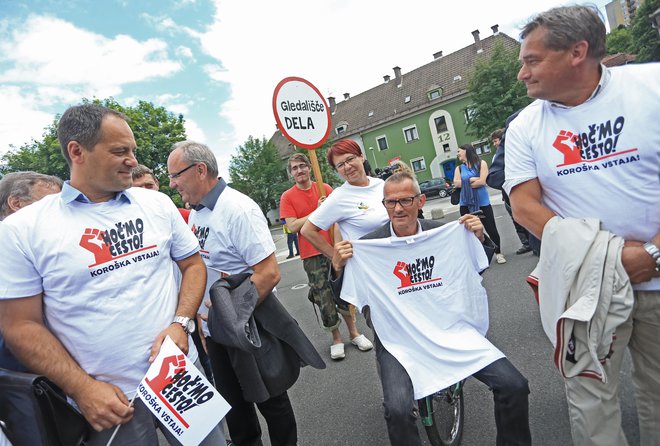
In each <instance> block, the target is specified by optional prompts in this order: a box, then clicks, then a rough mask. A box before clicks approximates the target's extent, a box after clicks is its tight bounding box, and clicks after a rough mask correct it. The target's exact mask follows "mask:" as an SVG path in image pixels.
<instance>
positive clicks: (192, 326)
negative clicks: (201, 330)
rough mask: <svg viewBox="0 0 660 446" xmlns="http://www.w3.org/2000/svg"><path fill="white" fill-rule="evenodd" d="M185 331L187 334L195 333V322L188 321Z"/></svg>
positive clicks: (192, 320)
mask: <svg viewBox="0 0 660 446" xmlns="http://www.w3.org/2000/svg"><path fill="white" fill-rule="evenodd" d="M186 331H187V332H188V333H192V332H193V331H195V320H194V319H188V322H187V323H186Z"/></svg>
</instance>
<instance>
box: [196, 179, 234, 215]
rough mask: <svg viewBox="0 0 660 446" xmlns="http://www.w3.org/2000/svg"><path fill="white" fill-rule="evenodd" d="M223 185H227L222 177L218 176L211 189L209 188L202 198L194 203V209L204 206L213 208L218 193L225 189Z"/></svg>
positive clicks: (218, 196) (200, 208) (197, 209)
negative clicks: (196, 203) (197, 202)
mask: <svg viewBox="0 0 660 446" xmlns="http://www.w3.org/2000/svg"><path fill="white" fill-rule="evenodd" d="M225 187H227V183H225V180H223V179H222V177H220V178H218V183H217V184H216V185H215V186H213V189H211V190H210V191H209V193H208V194H206V195H204V198H202V199H201V200H200V202H199V204H198V205H196V206H195V207H194V209H195V210H196V211H201V210H202V209H204V208H209V209H210V210H213V208H214V207H215V204H216V203H217V202H218V198H220V194H221V193H222V191H224V190H225Z"/></svg>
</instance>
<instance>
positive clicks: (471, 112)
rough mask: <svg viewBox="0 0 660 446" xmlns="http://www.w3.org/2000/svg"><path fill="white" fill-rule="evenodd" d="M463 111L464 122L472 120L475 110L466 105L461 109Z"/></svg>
mask: <svg viewBox="0 0 660 446" xmlns="http://www.w3.org/2000/svg"><path fill="white" fill-rule="evenodd" d="M463 113H464V115H465V122H466V123H467V122H470V121H472V118H474V114H475V110H474V109H473V108H471V107H468V108H466V109H465V110H464V111H463Z"/></svg>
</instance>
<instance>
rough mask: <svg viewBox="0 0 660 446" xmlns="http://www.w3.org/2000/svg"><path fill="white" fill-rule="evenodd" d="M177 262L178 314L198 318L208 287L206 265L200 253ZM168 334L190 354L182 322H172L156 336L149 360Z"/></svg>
mask: <svg viewBox="0 0 660 446" xmlns="http://www.w3.org/2000/svg"><path fill="white" fill-rule="evenodd" d="M176 263H177V265H178V266H179V269H180V270H181V286H180V287H179V303H178V305H177V308H176V315H177V316H186V317H189V318H191V319H193V320H196V317H197V310H198V309H199V305H200V304H201V302H202V298H203V297H204V289H205V287H206V265H204V261H203V260H202V257H201V256H200V255H199V253H195V254H193V255H191V256H190V257H186V258H185V259H182V260H177V262H176ZM168 335H169V337H170V338H172V341H174V343H175V344H176V345H177V347H179V348H180V349H181V351H182V352H184V353H186V354H188V334H187V333H186V332H185V331H184V330H183V326H182V325H181V324H170V325H169V326H167V327H165V329H163V331H161V332H160V333H159V334H158V336H156V339H155V340H154V343H153V345H152V346H151V354H150V356H149V362H152V361H153V360H154V359H155V358H156V355H158V352H159V351H160V346H161V344H162V343H163V341H164V340H165V337H166V336H168Z"/></svg>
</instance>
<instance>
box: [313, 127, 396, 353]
mask: <svg viewBox="0 0 660 446" xmlns="http://www.w3.org/2000/svg"><path fill="white" fill-rule="evenodd" d="M328 162H329V163H330V165H331V166H332V167H333V168H334V169H335V170H336V171H337V173H338V174H339V175H340V176H341V177H342V178H344V179H345V180H346V182H345V183H344V184H342V185H341V186H340V187H338V188H337V189H335V190H334V191H333V192H332V194H331V195H330V196H328V198H326V199H325V201H324V202H323V203H322V204H321V206H319V208H318V209H316V210H315V211H314V212H313V213H311V214H310V215H309V217H308V218H307V221H306V222H305V224H304V225H303V227H302V229H301V232H302V235H303V237H305V238H306V239H307V240H308V241H309V242H310V243H311V244H312V245H313V246H314V247H315V248H316V249H317V250H318V251H320V252H321V253H322V254H323V255H325V256H326V257H327V258H329V259H330V260H332V256H333V254H334V247H333V246H332V245H330V244H329V243H328V242H327V241H326V240H325V239H324V238H323V236H322V235H321V234H320V231H321V230H323V231H327V230H328V229H329V228H331V227H332V226H333V225H334V224H335V223H337V225H338V226H339V231H340V232H341V238H342V239H344V240H357V239H359V238H360V237H362V236H363V235H366V234H368V233H369V232H371V231H373V230H375V229H377V228H379V227H381V226H382V225H384V224H385V223H386V222H388V221H389V218H388V216H387V211H386V210H385V207H384V206H383V204H382V200H383V185H384V184H385V183H384V181H383V180H381V179H380V178H373V177H369V176H367V174H366V171H365V169H364V157H363V156H362V150H361V149H360V146H359V145H358V144H357V143H356V142H355V141H353V140H351V139H343V140H341V141H337V142H336V143H334V144H333V145H332V147H331V148H330V150H329V151H328ZM351 342H352V343H353V344H354V345H356V346H357V347H358V348H359V349H360V350H362V351H366V350H371V348H373V345H372V344H371V342H370V341H369V340H368V339H367V338H366V337H365V336H364V335H360V336H358V337H356V338H354V339H353V340H352V341H351ZM342 347H343V344H342ZM341 354H343V351H342V352H341ZM341 357H343V356H341ZM333 359H334V358H333Z"/></svg>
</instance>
